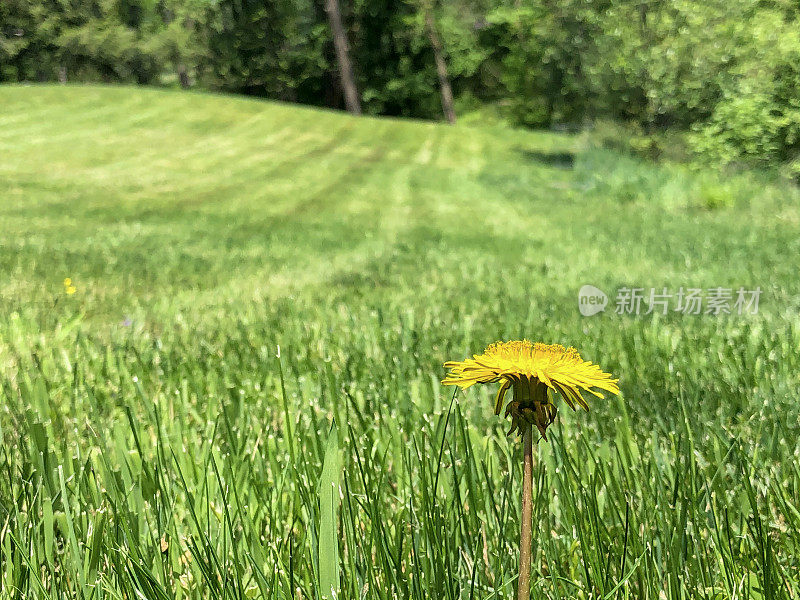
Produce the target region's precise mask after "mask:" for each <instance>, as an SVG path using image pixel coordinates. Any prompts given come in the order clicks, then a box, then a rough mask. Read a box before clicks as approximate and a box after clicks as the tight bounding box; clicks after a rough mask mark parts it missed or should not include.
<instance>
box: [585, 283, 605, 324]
mask: <svg viewBox="0 0 800 600" xmlns="http://www.w3.org/2000/svg"><path fill="white" fill-rule="evenodd" d="M607 304H608V296H606V295H605V294H604V293H603V290H598V289H597V288H596V287H594V286H593V285H585V286H583V287H582V288H581V289H580V291H579V292H578V310H580V311H581V314H582V315H583V316H584V317H591V316H592V315H596V314H597V313H599V312H602V311H604V310H605V309H606V305H607Z"/></svg>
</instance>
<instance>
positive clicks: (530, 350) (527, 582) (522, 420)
mask: <svg viewBox="0 0 800 600" xmlns="http://www.w3.org/2000/svg"><path fill="white" fill-rule="evenodd" d="M444 366H445V367H446V368H448V369H450V372H449V373H448V374H447V377H445V379H444V381H442V383H443V384H444V385H457V386H458V387H460V388H461V389H466V388H468V387H470V386H472V385H475V384H476V383H499V384H500V389H499V390H498V391H497V396H496V397H495V401H494V412H495V414H498V415H499V414H500V412H501V411H502V410H503V404H504V402H505V397H506V393H507V392H508V390H511V391H512V393H513V399H512V400H511V401H510V402H509V403H508V404H507V405H506V416H507V417H509V416H510V417H511V429H510V430H509V432H508V433H509V434H511V433H513V432H514V431H515V430H517V431H519V432H520V433H521V434H522V440H523V442H522V443H523V467H522V513H521V517H522V518H521V522H520V537H519V542H520V543H519V577H518V578H517V600H530V597H531V596H530V588H531V542H532V535H533V532H532V514H533V509H532V506H533V441H532V440H533V436H532V431H533V426H534V425H535V426H536V428H537V429H538V430H539V433H541V434H542V437H543V438H544V439H547V428H548V427H549V426H550V425H551V424H552V422H553V421H554V420H555V418H556V407H555V405H554V404H553V396H554V394H555V393H558V394H559V395H560V396H561V397H562V398H563V399H564V401H565V402H566V403H567V404H568V405H569V407H570V408H571V409H572V410H575V407H576V406H582V407H583V408H585V409H586V410H588V409H589V405H588V404H587V402H586V400H585V399H584V397H583V393H584V392H588V393H590V394H593V395H594V396H597V397H598V398H603V394H602V392H600V391H596V389H597V390H605V391H607V392H611V393H612V394H619V387H618V386H617V382H618V381H619V380H618V379H612V376H611V375H610V374H608V373H604V372H603V370H602V369H601V368H600V367H598V366H597V365H595V364H594V363H591V362H588V361H585V360H583V358H581V355H580V354H578V351H577V350H575V348H564V346H560V345H549V344H540V343H536V344H534V343H531V342H529V341H528V340H522V341H514V342H497V343H495V344H492V345H491V346H489V347H488V348H486V350H484V352H483V354H476V355H474V356H473V357H472V358H467V359H465V360H462V361H455V362H446V363H445V364H444ZM595 388H596V389H595Z"/></svg>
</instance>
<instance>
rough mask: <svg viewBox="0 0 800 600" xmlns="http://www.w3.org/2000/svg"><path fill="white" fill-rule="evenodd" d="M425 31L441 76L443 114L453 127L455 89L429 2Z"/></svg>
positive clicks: (425, 9)
mask: <svg viewBox="0 0 800 600" xmlns="http://www.w3.org/2000/svg"><path fill="white" fill-rule="evenodd" d="M423 10H424V11H425V29H426V30H427V32H428V39H429V40H430V42H431V48H432V49H433V60H434V61H435V62H436V74H437V75H438V76H439V91H440V93H441V94H442V112H444V117H445V119H447V122H448V123H450V124H451V125H453V124H454V123H455V122H456V111H455V108H454V107H453V89H452V88H451V87H450V78H449V77H448V75H447V63H446V62H445V60H444V52H443V51H442V42H441V40H439V34H438V33H437V31H436V22H435V21H434V19H433V10H432V9H431V5H430V3H429V2H425V5H424V7H423Z"/></svg>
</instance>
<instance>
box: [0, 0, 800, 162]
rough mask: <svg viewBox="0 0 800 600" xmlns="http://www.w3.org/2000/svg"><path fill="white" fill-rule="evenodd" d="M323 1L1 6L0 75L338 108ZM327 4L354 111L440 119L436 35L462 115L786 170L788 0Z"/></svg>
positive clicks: (791, 21) (798, 61) (11, 2)
mask: <svg viewBox="0 0 800 600" xmlns="http://www.w3.org/2000/svg"><path fill="white" fill-rule="evenodd" d="M328 2H330V0H2V2H0V81H6V82H8V81H53V80H62V81H73V82H74V81H106V82H135V83H140V84H151V85H152V84H157V85H183V86H185V87H198V88H202V89H214V90H224V91H228V92H236V93H243V94H251V95H257V96H264V97H269V98H276V99H280V100H286V101H291V102H300V103H305V104H316V105H324V106H331V107H344V96H343V90H342V85H341V83H340V78H339V71H338V66H337V65H338V62H337V53H336V51H335V48H334V39H333V34H332V33H331V26H330V19H329V14H328V12H327V10H326V9H328V10H329V9H330V7H329V6H328V5H327V3H328ZM338 10H339V11H340V14H341V21H342V24H343V26H344V32H345V35H346V40H347V44H348V46H349V57H350V60H351V62H352V71H353V73H354V83H355V86H356V88H357V90H358V97H359V100H360V104H361V109H362V110H363V111H364V112H366V113H370V114H380V115H403V116H413V117H422V118H442V114H443V113H442V109H443V103H442V95H441V91H442V90H441V85H442V84H441V82H442V81H443V80H442V72H441V70H437V60H436V58H437V57H436V56H435V52H434V50H435V46H436V42H435V40H436V39H438V40H439V42H440V44H439V45H440V50H441V52H440V53H439V54H440V58H442V59H443V61H444V64H443V66H444V68H445V69H446V80H445V82H446V83H449V85H450V86H451V87H452V94H453V96H454V98H455V103H454V110H455V113H456V115H457V116H459V117H460V116H463V115H470V114H471V115H473V118H475V115H480V117H481V118H488V117H489V116H499V117H500V118H502V119H504V120H506V121H509V122H512V123H514V124H518V125H526V126H531V127H542V126H544V127H547V126H553V125H557V124H558V125H574V126H583V125H585V124H587V123H595V122H598V121H603V120H611V121H614V122H624V123H627V124H629V126H630V127H631V128H632V130H633V131H635V132H637V133H638V137H637V136H634V139H638V140H639V145H640V146H641V147H642V148H643V149H645V150H648V149H649V150H653V151H655V152H657V151H658V144H657V143H656V142H654V141H653V140H657V139H659V138H658V135H660V134H661V133H663V132H664V131H670V132H675V131H677V132H681V140H682V141H683V142H685V143H686V147H687V148H689V149H690V151H691V152H692V153H693V154H694V155H696V156H698V157H701V158H702V159H704V160H713V161H715V162H718V163H743V164H752V165H759V166H766V165H777V164H784V165H786V166H787V167H786V168H788V169H789V170H794V172H795V174H796V173H798V172H800V161H799V160H798V155H799V154H800V19H798V13H800V4H798V2H797V1H796V0H772V1H769V0H705V1H703V2H698V1H697V0H662V1H654V0H649V1H647V0H644V1H643V0H614V1H611V0H588V1H587V0H498V1H493V2H492V1H489V0H440V1H438V2H435V1H434V0H339V1H338ZM431 27H432V28H433V33H434V35H433V36H432V35H431V33H432V32H431ZM440 62H441V61H440ZM439 66H442V65H441V64H440V65H439ZM654 134H655V135H654Z"/></svg>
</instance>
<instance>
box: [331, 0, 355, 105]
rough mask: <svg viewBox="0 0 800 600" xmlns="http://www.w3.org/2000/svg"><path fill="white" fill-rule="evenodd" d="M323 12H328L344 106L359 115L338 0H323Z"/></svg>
mask: <svg viewBox="0 0 800 600" xmlns="http://www.w3.org/2000/svg"><path fill="white" fill-rule="evenodd" d="M325 12H326V13H327V14H328V21H329V22H330V25H331V32H332V33H333V45H334V47H335V48H336V60H337V62H338V63H339V78H340V80H341V83H342V92H344V103H345V106H346V107H347V110H348V112H351V113H353V114H354V115H360V114H361V101H360V100H359V95H358V88H357V87H356V80H355V77H354V75H353V65H352V63H351V62H350V49H349V45H348V43H347V35H346V34H345V31H344V27H343V26H342V13H341V11H340V10H339V2H338V0H325Z"/></svg>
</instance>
